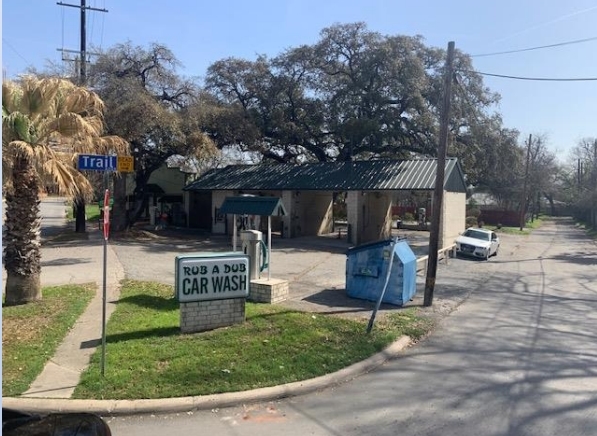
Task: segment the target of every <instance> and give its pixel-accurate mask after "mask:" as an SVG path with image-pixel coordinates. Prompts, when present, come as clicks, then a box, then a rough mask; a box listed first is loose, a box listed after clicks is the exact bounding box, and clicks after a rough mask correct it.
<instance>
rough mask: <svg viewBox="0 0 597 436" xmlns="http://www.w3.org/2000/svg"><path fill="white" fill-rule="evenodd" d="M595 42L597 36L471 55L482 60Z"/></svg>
mask: <svg viewBox="0 0 597 436" xmlns="http://www.w3.org/2000/svg"><path fill="white" fill-rule="evenodd" d="M595 40H597V36H593V37H591V38H584V39H576V40H574V41H566V42H559V43H556V44H548V45H540V46H537V47H529V48H521V49H518V50H507V51H496V52H493V53H481V54H476V55H471V57H472V58H481V57H486V56H498V55H504V54H511V53H522V52H525V51H533V50H541V49H544V48H552V47H561V46H563V45H572V44H580V43H583V42H589V41H595Z"/></svg>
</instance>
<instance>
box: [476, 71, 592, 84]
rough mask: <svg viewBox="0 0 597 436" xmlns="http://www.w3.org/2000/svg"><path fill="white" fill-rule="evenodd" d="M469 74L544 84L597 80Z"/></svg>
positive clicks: (589, 78)
mask: <svg viewBox="0 0 597 436" xmlns="http://www.w3.org/2000/svg"><path fill="white" fill-rule="evenodd" d="M468 72H470V73H477V74H481V75H482V76H491V77H501V78H503V79H516V80H534V81H542V82H589V81H595V80H597V77H572V78H570V77H566V78H557V77H522V76H509V75H507V74H494V73H484V72H481V71H472V70H468Z"/></svg>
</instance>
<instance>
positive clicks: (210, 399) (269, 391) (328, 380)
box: [2, 336, 411, 416]
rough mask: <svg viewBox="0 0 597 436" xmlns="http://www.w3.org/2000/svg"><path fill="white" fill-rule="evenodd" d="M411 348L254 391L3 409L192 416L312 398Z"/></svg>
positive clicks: (15, 402)
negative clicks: (301, 397)
mask: <svg viewBox="0 0 597 436" xmlns="http://www.w3.org/2000/svg"><path fill="white" fill-rule="evenodd" d="M410 344H411V339H410V338H409V337H408V336H402V337H401V338H400V339H398V340H397V341H395V342H394V343H392V344H391V345H390V346H388V347H387V348H386V349H384V350H383V351H381V352H379V353H377V354H375V355H373V356H371V357H369V358H368V359H365V360H363V361H362V362H357V363H355V364H353V365H351V366H349V367H346V368H343V369H341V370H339V371H336V372H334V373H332V374H327V375H323V376H320V377H316V378H312V379H309V380H303V381H299V382H293V383H287V384H284V385H279V386H272V387H267V388H259V389H253V390H250V391H241V392H228V393H223V394H213V395H200V396H193V397H179V398H163V399H152V400H70V399H62V398H59V399H58V398H21V397H16V398H15V397H2V407H6V408H9V409H16V410H20V411H25V412H30V413H39V414H47V413H56V412H62V413H65V412H67V413H68V412H71V413H78V412H87V413H95V414H98V415H101V416H116V415H136V414H143V413H179V412H190V411H195V410H210V409H218V408H222V407H231V406H236V405H239V404H244V403H251V402H259V401H271V400H276V399H280V398H286V397H292V396H298V395H304V394H308V393H311V392H315V391H318V390H321V389H323V388H327V387H330V386H335V385H339V384H341V383H344V382H346V381H349V380H351V379H354V378H356V377H358V376H360V375H362V374H365V373H368V372H370V371H372V370H374V369H375V368H377V367H379V366H381V365H383V364H384V363H385V362H387V361H388V360H392V359H395V358H396V357H397V356H398V354H399V353H400V352H401V351H402V350H403V349H404V348H406V347H407V346H409V345H410Z"/></svg>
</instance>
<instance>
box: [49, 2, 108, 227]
mask: <svg viewBox="0 0 597 436" xmlns="http://www.w3.org/2000/svg"><path fill="white" fill-rule="evenodd" d="M56 4H57V5H58V6H69V7H72V8H79V9H80V10H81V26H80V27H81V38H80V42H81V44H80V48H79V85H80V86H85V85H86V84H87V55H88V53H87V29H86V21H87V20H86V12H87V10H88V9H89V10H93V11H97V12H108V10H107V9H98V8H92V7H90V6H87V4H86V0H81V5H72V4H68V3H62V2H58V3H56ZM62 50H63V52H64V51H65V50H64V49H62ZM70 51H71V52H74V51H73V50H70ZM73 215H74V216H75V232H78V233H85V199H84V198H83V197H80V196H77V197H75V199H74V203H73Z"/></svg>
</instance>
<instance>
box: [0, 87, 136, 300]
mask: <svg viewBox="0 0 597 436" xmlns="http://www.w3.org/2000/svg"><path fill="white" fill-rule="evenodd" d="M103 109H104V105H103V102H102V101H101V99H100V98H99V97H98V96H97V95H96V94H95V93H93V92H91V91H89V90H87V89H85V88H82V87H78V86H76V85H74V84H73V83H71V82H69V81H67V80H63V79H58V78H41V79H40V78H36V77H34V76H26V77H23V78H21V79H19V80H18V81H3V83H2V181H3V188H2V189H3V194H4V196H5V199H6V218H5V230H4V235H3V245H4V266H5V268H6V273H7V276H6V304H22V303H27V302H30V301H34V300H39V299H41V297H42V295H41V284H40V272H41V254H40V244H41V239H40V224H41V221H40V217H39V203H40V200H39V193H40V190H41V187H42V181H43V180H48V179H51V180H52V181H53V182H54V185H55V186H56V188H57V189H58V192H59V194H60V195H63V196H67V197H70V198H72V197H75V196H77V195H81V196H84V197H86V198H90V197H91V195H92V193H93V187H92V186H91V184H90V182H89V181H88V180H87V179H86V178H85V176H84V175H83V174H82V173H80V172H79V171H77V169H76V168H75V165H74V162H75V161H76V158H77V155H78V153H99V154H106V153H108V152H111V151H112V152H117V153H126V152H128V144H127V143H126V142H125V141H124V140H122V139H121V138H119V137H117V136H101V135H102V132H103V129H104V122H103Z"/></svg>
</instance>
